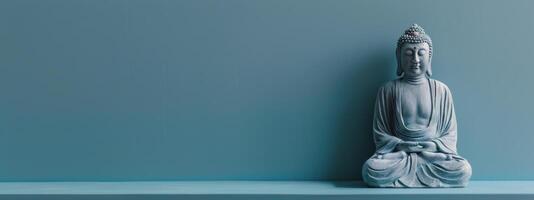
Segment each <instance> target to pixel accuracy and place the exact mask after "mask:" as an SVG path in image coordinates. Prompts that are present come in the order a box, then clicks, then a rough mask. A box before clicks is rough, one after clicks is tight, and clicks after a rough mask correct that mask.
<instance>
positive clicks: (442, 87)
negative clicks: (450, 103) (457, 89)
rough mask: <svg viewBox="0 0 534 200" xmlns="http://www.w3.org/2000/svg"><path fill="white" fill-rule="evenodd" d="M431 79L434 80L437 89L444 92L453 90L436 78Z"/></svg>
mask: <svg viewBox="0 0 534 200" xmlns="http://www.w3.org/2000/svg"><path fill="white" fill-rule="evenodd" d="M430 81H432V82H434V84H435V86H436V89H437V90H438V91H441V92H444V93H449V94H450V93H451V90H450V89H449V86H447V85H446V84H445V83H443V82H441V81H439V80H436V79H430Z"/></svg>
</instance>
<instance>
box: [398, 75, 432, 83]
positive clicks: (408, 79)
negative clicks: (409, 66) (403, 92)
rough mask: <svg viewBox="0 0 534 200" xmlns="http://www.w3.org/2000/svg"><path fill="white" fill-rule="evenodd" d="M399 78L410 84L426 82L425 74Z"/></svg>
mask: <svg viewBox="0 0 534 200" xmlns="http://www.w3.org/2000/svg"><path fill="white" fill-rule="evenodd" d="M401 80H402V81H404V82H406V83H408V84H411V85H420V84H423V83H426V81H427V78H426V76H425V75H422V76H415V77H410V76H403V77H402V79H401Z"/></svg>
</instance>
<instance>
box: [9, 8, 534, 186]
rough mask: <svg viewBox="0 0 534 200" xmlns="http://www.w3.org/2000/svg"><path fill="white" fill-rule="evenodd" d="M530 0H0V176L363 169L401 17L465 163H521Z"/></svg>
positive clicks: (527, 119) (496, 174) (530, 51)
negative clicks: (451, 112)
mask: <svg viewBox="0 0 534 200" xmlns="http://www.w3.org/2000/svg"><path fill="white" fill-rule="evenodd" d="M533 8H534V1H527V0H524V1H416V0H410V1H384V0H382V1H374V0H373V1H371V0H369V1H343V0H339V1H307V0H291V1H282V0H275V1H267V0H263V1H248V0H242V1H238V0H225V1H215V0H214V1H208V0H201V1H198V0H179V1H164V0H157V1H149V0H144V1H138V0H131V1H125V0H107V1H106V0H102V1H90V0H77V1H70V0H48V1H39V0H24V1H15V0H12V1H1V2H0V180H2V181H29V180H33V181H64V180H74V181H77V180H190V179H194V180H205V179H360V178H361V176H360V170H361V164H362V163H363V162H364V161H365V159H367V158H368V157H369V156H370V155H371V154H372V151H373V150H374V146H373V144H372V143H371V142H372V140H371V121H372V109H373V104H374V98H375V94H376V90H377V88H378V87H379V86H380V84H381V83H383V82H385V81H387V80H390V79H393V78H395V75H394V72H395V58H394V49H395V44H396V40H397V38H398V36H399V35H400V34H401V33H402V31H403V30H404V29H405V28H407V27H408V26H409V25H410V24H411V23H418V24H420V25H422V26H423V27H425V28H426V30H427V33H429V34H430V35H431V37H432V39H433V41H434V59H433V70H434V77H435V78H436V79H439V80H442V81H443V82H445V83H447V84H448V85H449V87H450V88H451V89H452V91H453V94H454V98H455V103H456V109H457V115H458V123H459V144H458V146H459V152H460V154H461V155H463V156H464V157H466V158H468V159H469V160H470V162H471V164H472V166H473V169H474V175H473V178H474V179H534V159H533V158H534V157H533V155H532V154H531V151H532V145H533V144H534V131H533V124H534V105H533V104H532V102H534V92H533V89H532V87H533V86H534V80H533V79H532V78H531V77H532V74H534V63H533V60H532V58H533V57H534V20H533V19H534V12H532V9H533Z"/></svg>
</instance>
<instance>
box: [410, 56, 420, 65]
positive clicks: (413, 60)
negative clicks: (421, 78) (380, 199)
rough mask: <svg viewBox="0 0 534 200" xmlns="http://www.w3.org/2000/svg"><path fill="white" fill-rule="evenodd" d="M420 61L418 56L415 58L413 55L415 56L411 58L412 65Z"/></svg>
mask: <svg viewBox="0 0 534 200" xmlns="http://www.w3.org/2000/svg"><path fill="white" fill-rule="evenodd" d="M420 61H421V59H419V56H417V55H415V56H414V57H413V59H412V62H413V63H414V64H417V63H419V62H420Z"/></svg>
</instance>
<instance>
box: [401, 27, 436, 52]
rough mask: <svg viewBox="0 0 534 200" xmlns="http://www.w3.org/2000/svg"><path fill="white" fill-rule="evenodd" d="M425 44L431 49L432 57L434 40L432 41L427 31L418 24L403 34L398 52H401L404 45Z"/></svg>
mask: <svg viewBox="0 0 534 200" xmlns="http://www.w3.org/2000/svg"><path fill="white" fill-rule="evenodd" d="M423 42H425V43H427V44H428V46H429V48H430V49H429V53H428V54H429V56H430V57H432V40H431V39H430V36H428V35H427V34H426V33H425V29H423V27H421V26H419V25H417V24H412V26H410V28H408V29H406V30H405V31H404V34H402V35H401V36H400V38H399V40H398V41H397V50H400V48H401V47H402V45H404V43H413V44H417V43H423Z"/></svg>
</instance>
